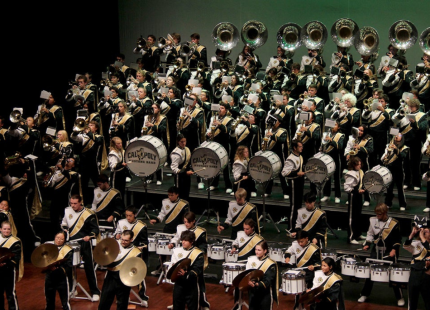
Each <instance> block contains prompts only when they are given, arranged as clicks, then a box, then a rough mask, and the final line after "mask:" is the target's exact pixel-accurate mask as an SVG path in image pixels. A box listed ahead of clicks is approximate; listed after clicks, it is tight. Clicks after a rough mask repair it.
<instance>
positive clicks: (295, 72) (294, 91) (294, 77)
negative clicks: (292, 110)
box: [285, 63, 306, 99]
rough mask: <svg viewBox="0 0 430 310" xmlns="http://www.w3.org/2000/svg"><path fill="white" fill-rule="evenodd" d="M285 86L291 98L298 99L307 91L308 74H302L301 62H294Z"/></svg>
mask: <svg viewBox="0 0 430 310" xmlns="http://www.w3.org/2000/svg"><path fill="white" fill-rule="evenodd" d="M285 87H286V88H287V89H288V92H289V93H288V94H289V96H290V97H291V99H298V98H299V96H300V94H303V93H304V92H305V91H306V75H303V74H300V64H299V63H293V64H292V66H291V73H290V76H289V79H288V81H287V83H286V84H285Z"/></svg>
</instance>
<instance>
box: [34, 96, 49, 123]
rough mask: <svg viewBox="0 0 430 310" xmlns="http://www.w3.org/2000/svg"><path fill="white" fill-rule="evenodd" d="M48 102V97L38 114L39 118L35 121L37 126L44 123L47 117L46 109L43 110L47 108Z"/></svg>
mask: <svg viewBox="0 0 430 310" xmlns="http://www.w3.org/2000/svg"><path fill="white" fill-rule="evenodd" d="M47 102H48V99H47V100H45V101H44V102H43V103H42V106H41V107H40V111H39V114H38V115H37V120H36V121H35V123H36V127H40V126H41V125H42V124H43V123H44V119H45V116H46V114H47V113H46V112H45V111H42V110H43V109H46V103H47Z"/></svg>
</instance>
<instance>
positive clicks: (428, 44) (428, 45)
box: [420, 27, 430, 55]
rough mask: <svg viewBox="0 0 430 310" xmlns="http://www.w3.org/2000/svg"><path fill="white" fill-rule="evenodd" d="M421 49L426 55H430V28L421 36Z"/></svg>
mask: <svg viewBox="0 0 430 310" xmlns="http://www.w3.org/2000/svg"><path fill="white" fill-rule="evenodd" d="M420 47H421V49H422V50H423V52H424V53H426V54H427V55H430V27H429V28H427V29H425V30H424V31H423V32H422V33H421V35H420Z"/></svg>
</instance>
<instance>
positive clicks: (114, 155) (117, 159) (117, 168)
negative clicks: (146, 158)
mask: <svg viewBox="0 0 430 310" xmlns="http://www.w3.org/2000/svg"><path fill="white" fill-rule="evenodd" d="M124 152H125V151H124V149H123V147H122V141H121V139H120V138H118V137H113V138H112V140H111V141H110V147H109V167H110V170H111V173H110V186H112V187H113V188H115V189H117V190H118V191H119V192H120V193H121V197H125V182H126V178H127V173H128V172H127V169H126V166H127V163H126V162H125V161H124V159H125V158H124Z"/></svg>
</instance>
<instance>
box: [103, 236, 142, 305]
mask: <svg viewBox="0 0 430 310" xmlns="http://www.w3.org/2000/svg"><path fill="white" fill-rule="evenodd" d="M133 237H134V233H133V231H131V230H125V231H124V232H123V233H122V234H121V241H119V242H118V243H119V253H118V256H117V257H116V258H115V261H114V262H112V263H110V264H109V265H107V269H108V270H107V272H106V276H105V279H104V282H103V287H102V295H101V298H100V303H99V307H98V309H99V310H104V309H110V307H111V306H112V303H113V301H114V298H115V297H116V303H117V309H118V310H119V309H121V310H126V309H128V301H129V298H130V290H131V287H130V286H127V285H125V284H124V283H123V282H122V281H121V279H120V277H119V273H120V270H121V267H122V266H123V265H124V263H125V262H126V261H127V259H129V258H132V257H141V254H142V252H141V251H140V250H139V248H137V247H135V246H134V245H133ZM144 306H145V307H148V302H145V303H144Z"/></svg>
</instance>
